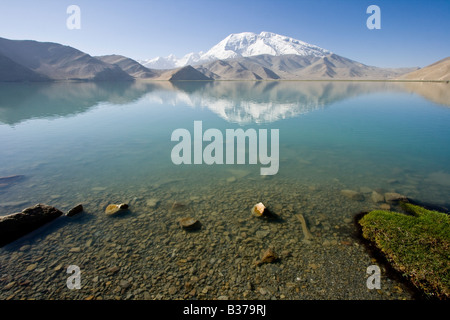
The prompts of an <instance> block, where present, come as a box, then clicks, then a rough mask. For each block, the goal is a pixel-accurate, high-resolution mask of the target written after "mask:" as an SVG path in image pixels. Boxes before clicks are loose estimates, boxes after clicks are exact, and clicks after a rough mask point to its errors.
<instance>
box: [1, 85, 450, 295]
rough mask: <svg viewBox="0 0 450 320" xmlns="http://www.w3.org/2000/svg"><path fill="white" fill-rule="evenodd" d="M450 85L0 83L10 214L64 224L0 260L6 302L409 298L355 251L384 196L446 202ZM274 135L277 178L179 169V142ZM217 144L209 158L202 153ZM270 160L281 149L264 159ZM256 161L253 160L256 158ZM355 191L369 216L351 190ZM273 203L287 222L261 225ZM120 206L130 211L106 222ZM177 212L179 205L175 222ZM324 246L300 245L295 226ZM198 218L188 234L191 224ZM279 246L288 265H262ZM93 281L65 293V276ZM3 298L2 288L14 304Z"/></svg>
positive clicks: (243, 171)
mask: <svg viewBox="0 0 450 320" xmlns="http://www.w3.org/2000/svg"><path fill="white" fill-rule="evenodd" d="M449 89H450V87H449V84H443V83H385V82H321V81H318V82H296V81H286V82H177V83H168V82H167V83H166V82H153V83H97V84H94V83H55V84H0V177H5V176H12V175H23V176H24V178H23V179H20V180H18V181H16V182H15V183H11V184H8V185H6V186H2V187H0V215H6V214H10V213H13V212H18V211H21V210H22V209H24V208H26V207H29V206H32V205H34V204H36V203H45V204H48V205H52V206H55V207H57V208H59V209H60V210H62V211H64V212H66V211H68V210H69V209H70V208H72V207H74V206H75V205H77V204H78V203H82V204H83V206H84V208H85V212H83V213H82V214H81V215H80V216H76V217H73V218H67V217H62V218H61V219H58V220H57V221H56V222H54V223H52V224H51V225H49V226H47V227H45V228H44V229H43V230H40V231H39V232H36V233H33V234H32V235H30V236H27V237H25V238H23V239H21V240H19V241H16V242H14V243H12V244H10V245H8V246H5V247H4V248H1V249H0V298H2V299H21V298H26V299H86V298H87V299H216V298H219V297H221V298H224V297H228V298H229V299H410V298H411V295H410V293H408V291H407V289H406V288H405V287H403V285H402V284H401V283H398V282H397V281H396V280H395V279H390V278H388V277H385V276H383V279H382V289H381V290H378V291H377V290H369V289H367V287H366V279H367V276H368V275H367V274H366V268H367V267H368V266H369V265H371V264H374V263H376V262H374V261H372V260H371V257H370V256H369V254H368V253H367V252H366V251H365V249H364V248H363V247H362V246H361V245H360V244H359V243H358V241H357V240H356V239H355V237H354V231H355V230H354V225H353V221H352V219H353V216H354V215H355V214H356V213H358V212H360V211H364V210H371V209H375V208H379V206H380V203H375V202H373V201H372V199H371V194H372V192H373V191H377V192H379V193H380V194H382V193H384V192H398V193H401V194H404V195H406V196H408V197H410V198H412V199H416V200H419V201H423V202H430V203H434V204H438V205H447V204H449V203H450V198H449V195H450V147H449V146H450V127H449V126H448V123H450V100H449V99H448V92H449V91H450V90H449ZM194 121H202V125H203V131H205V130H207V129H209V128H213V129H218V130H219V131H221V132H222V133H223V134H224V135H225V132H226V130H227V129H239V128H241V129H243V130H247V129H255V130H256V131H259V130H262V129H267V130H268V132H270V130H271V129H278V130H279V170H278V172H277V174H276V175H272V176H262V175H261V174H260V168H261V167H262V165H261V164H259V163H258V164H248V161H247V162H246V164H240V165H237V164H234V165H233V164H222V165H219V164H213V165H207V164H197V165H194V164H191V165H186V164H181V165H175V164H174V163H173V162H172V160H171V152H172V149H173V148H174V146H175V145H176V144H177V142H174V141H171V135H172V132H173V131H174V130H176V129H179V128H184V129H187V130H188V131H190V133H191V134H192V135H193V132H194ZM207 144H208V143H207V142H204V144H203V146H206V145H207ZM269 145H270V144H269ZM247 151H248V150H247ZM345 189H350V190H355V191H358V192H360V193H361V194H362V195H363V196H364V200H363V201H355V200H352V199H349V198H347V197H345V196H344V195H343V194H342V193H341V190H345ZM260 201H262V202H263V203H264V204H265V205H266V206H268V207H270V208H271V209H273V211H275V212H276V213H277V214H278V215H279V216H280V218H281V221H279V222H276V223H273V222H267V221H264V220H261V219H258V218H255V217H253V216H251V213H250V209H251V208H252V207H253V205H254V204H256V203H258V202H260ZM111 203H128V204H129V205H130V210H129V212H127V213H125V214H123V215H120V216H116V217H109V216H106V215H105V213H104V210H105V208H106V206H107V205H108V204H111ZM174 203H177V204H180V205H175V206H174ZM299 213H300V214H302V215H303V216H304V217H305V219H306V221H307V224H308V227H309V228H310V231H311V233H312V234H313V236H314V238H313V240H311V241H304V239H303V238H304V235H303V233H302V227H301V223H300V221H299V219H298V217H297V214H299ZM186 216H191V217H195V218H196V219H198V220H200V222H201V223H202V229H201V230H199V231H197V232H193V233H189V232H185V231H183V230H181V229H180V227H179V225H178V219H179V218H182V217H186ZM269 247H272V248H274V249H275V251H276V252H277V253H278V254H279V256H280V259H279V261H278V262H277V263H274V264H263V265H260V266H256V265H255V263H254V262H255V260H257V259H259V258H260V256H261V253H262V251H264V250H265V249H267V248H269ZM69 265H77V266H79V267H80V269H81V283H82V288H81V289H79V290H69V289H68V288H67V286H66V280H67V278H68V277H69V274H67V273H66V270H67V266H69ZM2 287H3V289H2Z"/></svg>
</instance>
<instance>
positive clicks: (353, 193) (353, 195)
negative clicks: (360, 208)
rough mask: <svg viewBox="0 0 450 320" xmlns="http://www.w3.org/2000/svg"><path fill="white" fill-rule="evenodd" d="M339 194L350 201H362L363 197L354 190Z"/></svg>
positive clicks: (343, 191) (342, 191)
mask: <svg viewBox="0 0 450 320" xmlns="http://www.w3.org/2000/svg"><path fill="white" fill-rule="evenodd" d="M341 194H342V195H343V196H345V197H347V198H349V199H351V200H355V201H364V196H363V195H362V193H359V192H357V191H354V190H341Z"/></svg>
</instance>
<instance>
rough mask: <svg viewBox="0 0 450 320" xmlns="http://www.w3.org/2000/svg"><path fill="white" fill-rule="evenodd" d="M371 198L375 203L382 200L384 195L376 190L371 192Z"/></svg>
mask: <svg viewBox="0 0 450 320" xmlns="http://www.w3.org/2000/svg"><path fill="white" fill-rule="evenodd" d="M371 199H372V201H373V202H375V203H379V202H384V196H383V195H382V194H379V193H378V192H376V191H373V192H372V195H371Z"/></svg>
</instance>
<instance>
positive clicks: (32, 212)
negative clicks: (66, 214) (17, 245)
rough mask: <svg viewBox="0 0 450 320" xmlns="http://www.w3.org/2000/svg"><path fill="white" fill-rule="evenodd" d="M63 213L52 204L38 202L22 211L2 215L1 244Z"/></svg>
mask: <svg viewBox="0 0 450 320" xmlns="http://www.w3.org/2000/svg"><path fill="white" fill-rule="evenodd" d="M62 214H63V213H62V212H61V211H60V210H58V209H56V208H54V207H52V206H48V205H45V204H36V205H35V206H34V207H30V208H26V209H24V210H23V211H22V212H17V213H13V214H10V215H7V216H3V217H0V246H4V245H5V244H8V243H10V242H12V241H14V240H16V239H18V238H20V237H22V236H24V235H25V234H27V233H29V232H31V231H34V230H36V229H38V228H39V227H41V226H43V225H44V224H46V223H48V222H50V221H52V220H54V219H56V218H58V217H59V216H61V215H62Z"/></svg>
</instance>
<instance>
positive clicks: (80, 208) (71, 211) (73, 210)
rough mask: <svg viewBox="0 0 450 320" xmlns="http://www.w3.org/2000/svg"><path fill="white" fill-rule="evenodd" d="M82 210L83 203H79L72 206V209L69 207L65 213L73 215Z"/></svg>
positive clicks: (68, 215) (69, 215)
mask: <svg viewBox="0 0 450 320" xmlns="http://www.w3.org/2000/svg"><path fill="white" fill-rule="evenodd" d="M81 212H83V205H81V204H79V205H77V206H75V207H73V208H72V209H70V210H69V211H68V212H67V213H66V216H67V217H73V216H74V215H77V214H79V213H81Z"/></svg>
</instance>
